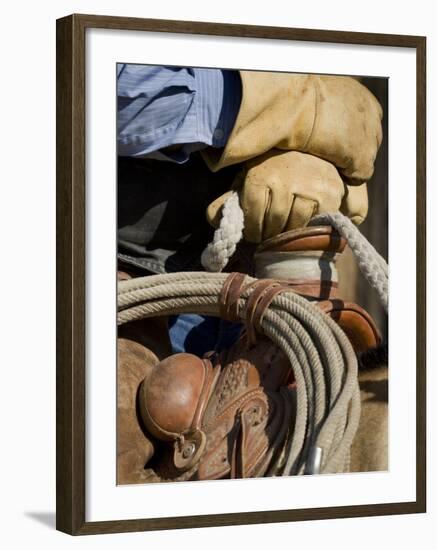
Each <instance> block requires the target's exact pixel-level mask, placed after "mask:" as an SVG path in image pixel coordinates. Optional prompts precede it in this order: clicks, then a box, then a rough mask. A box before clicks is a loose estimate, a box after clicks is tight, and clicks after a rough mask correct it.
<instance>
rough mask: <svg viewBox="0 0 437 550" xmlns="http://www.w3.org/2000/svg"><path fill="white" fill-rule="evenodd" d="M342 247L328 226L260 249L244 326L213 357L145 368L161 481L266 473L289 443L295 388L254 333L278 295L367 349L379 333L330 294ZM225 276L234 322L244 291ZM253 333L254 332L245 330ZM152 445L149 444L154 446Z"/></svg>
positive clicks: (142, 410) (145, 416) (144, 412)
mask: <svg viewBox="0 0 437 550" xmlns="http://www.w3.org/2000/svg"><path fill="white" fill-rule="evenodd" d="M345 245H346V243H345V241H344V239H342V238H341V237H340V236H339V235H338V234H337V233H336V232H335V231H333V230H332V228H331V227H311V228H306V229H299V230H294V231H290V232H288V233H287V234H282V235H280V236H278V237H275V238H273V239H270V240H269V241H266V242H264V243H263V244H262V245H261V246H260V247H259V248H258V250H257V253H256V256H255V262H256V270H257V276H258V277H260V278H261V280H258V281H257V282H256V283H255V286H254V290H253V292H252V294H251V295H250V296H249V298H248V301H247V311H246V328H245V330H244V331H243V333H242V335H241V337H240V339H239V340H238V341H237V342H236V343H235V344H234V345H233V346H232V347H231V348H230V349H229V350H226V351H224V352H222V353H220V354H215V353H209V354H206V355H205V356H204V357H202V358H200V357H197V356H195V355H191V354H187V353H181V354H175V355H172V356H170V357H167V358H166V359H164V360H163V361H161V362H160V363H159V364H158V365H156V366H155V367H154V368H153V369H151V370H150V371H149V372H148V373H147V375H146V377H145V378H144V380H143V381H142V383H141V385H140V388H139V392H138V411H139V416H140V420H141V422H142V424H143V429H144V431H145V433H147V434H148V435H150V436H151V437H152V438H153V439H154V440H155V441H156V442H157V444H156V445H155V447H156V453H155V456H154V458H153V459H152V461H151V463H150V464H148V466H150V467H151V468H152V469H153V471H154V473H155V475H156V476H157V478H158V479H159V480H160V481H186V480H207V479H209V480H211V479H224V478H245V477H261V476H266V475H273V474H276V473H278V472H280V471H281V467H282V465H283V462H284V456H286V449H287V448H288V447H289V444H290V442H291V440H292V437H293V431H294V423H295V402H296V388H295V381H294V376H293V369H292V365H290V363H289V361H288V359H287V357H286V356H285V354H284V353H283V352H282V350H280V349H279V348H278V347H277V346H276V345H275V344H274V343H273V342H272V341H270V340H269V339H267V338H266V337H265V336H263V335H262V333H261V332H260V330H259V327H260V324H261V319H262V316H263V314H264V311H265V310H266V309H267V307H268V306H269V304H270V303H271V301H272V299H273V298H274V296H275V295H276V294H277V293H278V292H284V291H290V290H292V291H293V292H297V293H299V294H301V295H302V296H305V297H306V298H307V299H309V300H312V301H314V302H315V304H316V305H317V306H318V307H319V308H320V309H321V310H322V311H323V312H324V313H325V314H327V315H329V316H330V317H331V318H332V319H334V320H335V321H336V322H337V323H338V324H339V325H340V326H341V328H342V329H343V330H344V332H345V333H346V335H347V336H348V337H349V339H350V341H351V344H352V346H353V347H354V349H355V351H356V352H357V353H360V352H364V351H367V350H369V349H372V348H376V347H377V346H378V345H379V343H380V336H379V333H378V330H377V328H376V326H375V323H374V322H373V320H372V318H371V316H370V315H369V314H368V313H367V312H366V311H365V310H364V309H362V308H361V307H360V306H358V305H357V304H354V303H351V302H346V301H343V300H341V299H340V298H339V297H338V284H337V273H336V268H335V261H336V259H337V257H338V255H339V254H341V252H342V251H343V249H344V247H345ZM243 281H244V276H243V275H240V274H238V273H237V274H231V275H230V276H229V278H228V280H227V282H226V283H225V284H224V286H223V291H222V296H221V297H220V300H221V305H222V309H221V314H222V316H223V317H224V318H228V319H234V320H235V311H236V309H235V308H236V303H237V302H238V299H239V296H240V295H241V293H242V292H244V291H245V290H246V289H247V287H246V288H245V287H244V286H243ZM254 327H255V328H256V330H254ZM155 441H154V443H155Z"/></svg>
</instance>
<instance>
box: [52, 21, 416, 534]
mask: <svg viewBox="0 0 437 550" xmlns="http://www.w3.org/2000/svg"><path fill="white" fill-rule="evenodd" d="M425 78H426V41H425V38H424V37H417V36H397V35H396V36H395V35H384V34H366V33H353V32H339V31H326V30H310V29H293V28H281V27H277V28H273V27H257V26H245V25H230V24H217V23H199V22H196V23H194V22H185V21H164V20H151V19H133V18H124V17H107V16H95V15H93V16H91V15H71V16H68V17H65V18H62V19H59V20H58V21H57V528H58V529H59V530H61V531H64V532H66V533H69V534H73V535H79V534H96V533H115V532H127V531H141V530H156V529H174V528H187V527H206V526H220V525H236V524H249V523H272V522H284V521H299V520H309V519H323V518H345V517H354V516H370V515H388V514H401V513H419V512H424V511H425V509H426V438H425V433H426V418H425V411H426V401H425V395H426V392H425V390H426V377H425V346H426V342H425V318H426V314H425V200H426V188H425V166H426V162H425V160H426V149H425V142H426V140H425V137H426V104H425V94H426V85H425Z"/></svg>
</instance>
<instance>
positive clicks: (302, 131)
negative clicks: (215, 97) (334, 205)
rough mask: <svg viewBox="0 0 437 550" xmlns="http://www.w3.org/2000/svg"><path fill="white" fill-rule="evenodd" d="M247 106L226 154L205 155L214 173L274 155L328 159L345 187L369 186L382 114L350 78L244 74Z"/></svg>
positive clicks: (243, 106)
mask: <svg viewBox="0 0 437 550" xmlns="http://www.w3.org/2000/svg"><path fill="white" fill-rule="evenodd" d="M240 76H241V82H242V91H243V93H242V102H241V105H240V110H239V112H238V115H237V119H236V121H235V124H234V127H233V130H232V132H231V135H230V136H229V138H228V141H227V144H226V146H225V148H224V149H214V148H211V147H210V148H208V149H205V150H204V151H203V152H202V155H203V157H204V159H205V161H206V162H207V164H208V166H209V168H210V169H211V170H212V171H214V172H215V171H217V170H220V169H221V168H223V167H225V166H229V165H231V164H236V163H239V162H244V161H246V160H248V159H251V158H254V157H257V156H259V155H262V154H263V153H265V152H267V151H270V150H271V149H274V148H276V149H281V150H284V151H301V152H303V153H309V154H311V155H315V156H317V157H320V158H322V159H325V160H327V161H329V162H331V163H332V164H334V165H335V167H336V168H337V169H338V171H339V172H340V174H341V175H342V176H343V178H344V179H345V181H346V183H349V184H354V185H358V184H360V183H363V182H367V181H368V180H369V178H370V177H371V176H372V174H373V164H374V161H375V157H376V154H377V151H378V148H379V146H380V144H381V141H382V128H381V118H382V108H381V106H380V104H379V103H378V101H377V99H376V98H375V97H374V96H373V94H372V93H371V92H370V91H369V90H368V89H367V88H366V87H365V86H363V85H362V84H361V83H360V82H358V81H357V80H355V79H354V78H351V77H344V76H320V75H305V74H287V73H269V72H252V71H240Z"/></svg>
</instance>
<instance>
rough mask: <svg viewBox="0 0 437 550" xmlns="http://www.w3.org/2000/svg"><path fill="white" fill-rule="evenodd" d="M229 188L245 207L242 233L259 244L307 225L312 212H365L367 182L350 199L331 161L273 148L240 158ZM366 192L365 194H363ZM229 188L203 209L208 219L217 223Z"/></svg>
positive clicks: (358, 214)
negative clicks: (239, 165) (246, 159)
mask: <svg viewBox="0 0 437 550" xmlns="http://www.w3.org/2000/svg"><path fill="white" fill-rule="evenodd" d="M232 189H234V190H237V191H238V193H239V200H240V205H241V208H242V209H243V212H244V236H245V238H246V240H248V241H250V242H254V243H259V242H262V241H264V240H265V239H268V238H270V237H274V236H275V235H278V234H279V233H283V232H284V231H288V230H290V229H296V228H298V227H305V226H306V225H307V224H308V222H309V221H310V219H311V218H312V217H313V216H315V215H316V214H321V213H323V212H335V211H337V210H339V209H340V208H342V211H343V213H345V214H346V215H349V214H348V213H349V208H352V210H351V213H352V215H353V216H354V217H355V219H354V217H352V216H351V217H352V219H353V221H357V222H359V221H362V219H364V217H365V215H366V213H367V194H366V193H365V191H366V190H365V184H364V187H363V186H359V187H357V189H360V193H358V196H356V195H355V194H354V195H353V197H354V199H355V200H353V201H350V200H349V202H348V201H347V200H345V201H343V199H344V197H349V198H350V196H349V193H348V192H347V187H346V186H345V184H344V182H343V180H342V179H341V177H340V175H339V173H338V171H337V170H336V168H335V167H334V166H333V165H332V164H331V163H329V162H326V161H324V160H322V159H320V158H317V157H314V156H312V155H307V154H305V153H299V152H296V151H287V152H282V151H278V150H272V151H269V152H268V153H265V154H264V155H261V156H260V157H257V158H255V159H251V160H250V161H247V162H246V163H244V165H243V168H242V170H241V171H240V172H239V174H238V175H237V177H236V179H235V181H234V183H233V185H232ZM363 191H364V193H363ZM229 193H230V192H228V193H225V194H224V195H222V196H220V197H219V198H218V199H216V200H215V201H214V202H212V203H211V204H210V205H209V206H208V208H207V219H208V221H209V223H211V225H213V226H215V227H218V225H219V223H220V219H221V209H222V206H223V203H224V202H225V200H226V199H227V198H228V196H229Z"/></svg>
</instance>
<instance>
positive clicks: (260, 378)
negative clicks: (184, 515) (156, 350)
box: [138, 335, 295, 481]
mask: <svg viewBox="0 0 437 550" xmlns="http://www.w3.org/2000/svg"><path fill="white" fill-rule="evenodd" d="M293 383H294V379H293V374H292V370H291V367H290V365H289V362H288V360H287V358H286V357H285V355H284V354H283V353H282V351H281V350H279V349H278V348H277V347H276V346H274V345H273V343H272V342H270V341H269V340H268V339H266V338H262V339H261V340H260V341H259V342H258V344H257V346H256V349H255V348H252V349H248V348H247V345H246V339H245V336H244V335H243V336H242V337H241V338H240V340H239V341H238V342H237V343H236V344H235V345H234V346H233V347H232V348H231V349H230V350H228V351H226V352H223V353H222V354H220V355H215V354H210V355H209V356H208V355H207V356H205V357H203V358H199V357H197V356H195V355H191V354H188V353H178V354H175V355H172V356H170V357H168V358H167V359H164V360H163V361H162V362H161V363H160V364H159V365H157V366H156V367H155V368H154V369H153V370H152V371H151V372H150V374H149V375H148V376H147V377H146V378H145V379H144V381H143V382H142V384H141V386H140V389H139V394H138V403H139V410H140V414H141V418H142V421H143V423H144V427H145V429H146V431H147V432H148V433H150V434H152V435H153V436H154V437H155V438H156V439H157V440H158V441H160V442H162V443H163V445H162V446H161V449H160V451H158V453H159V454H160V456H161V459H160V460H159V463H157V464H156V467H155V471H156V474H157V475H158V476H159V477H160V478H161V480H172V481H181V480H200V479H203V480H206V479H224V478H245V477H260V476H263V475H265V473H266V471H267V469H268V467H269V465H270V464H271V462H272V460H273V459H274V458H275V456H276V454H277V453H279V451H280V450H281V449H282V448H283V445H284V442H285V439H286V436H287V435H290V434H291V433H292V429H293V423H294V408H293V403H294V399H293V394H294V391H295V390H294V388H293Z"/></svg>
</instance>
